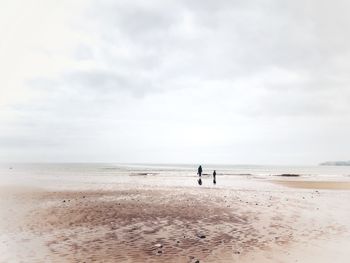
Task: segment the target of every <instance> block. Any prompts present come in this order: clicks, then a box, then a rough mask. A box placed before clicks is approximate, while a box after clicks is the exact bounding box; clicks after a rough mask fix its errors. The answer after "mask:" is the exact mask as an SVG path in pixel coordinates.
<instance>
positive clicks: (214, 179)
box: [213, 170, 216, 184]
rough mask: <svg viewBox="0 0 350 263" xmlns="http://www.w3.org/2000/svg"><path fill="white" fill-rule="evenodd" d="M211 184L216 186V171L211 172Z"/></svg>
mask: <svg viewBox="0 0 350 263" xmlns="http://www.w3.org/2000/svg"><path fill="white" fill-rule="evenodd" d="M213 184H216V171H215V170H214V172H213Z"/></svg>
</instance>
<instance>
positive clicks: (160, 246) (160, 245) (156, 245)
mask: <svg viewBox="0 0 350 263" xmlns="http://www.w3.org/2000/svg"><path fill="white" fill-rule="evenodd" d="M154 246H155V247H157V248H162V247H163V245H162V244H160V243H157V244H155V245H154Z"/></svg>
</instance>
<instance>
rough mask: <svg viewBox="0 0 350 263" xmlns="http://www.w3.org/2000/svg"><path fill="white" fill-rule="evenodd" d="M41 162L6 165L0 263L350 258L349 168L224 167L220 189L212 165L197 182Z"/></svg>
mask: <svg viewBox="0 0 350 263" xmlns="http://www.w3.org/2000/svg"><path fill="white" fill-rule="evenodd" d="M40 167H41V166H39V168H40ZM67 167H68V168H67ZM39 168H38V167H37V166H35V167H34V168H33V167H32V166H31V167H29V168H28V167H18V168H17V167H16V166H14V167H13V169H11V170H9V168H8V167H5V168H2V169H1V170H0V172H1V173H0V174H1V176H2V184H1V194H0V196H1V221H0V227H1V236H0V238H1V239H0V254H1V258H0V262H287V263H289V262H348V261H349V260H348V259H349V258H350V251H349V250H348V248H349V247H350V207H349V205H348V202H349V200H350V191H349V182H350V180H349V179H350V177H349V176H348V175H347V174H346V172H344V173H341V174H340V176H337V173H338V172H336V173H334V174H332V175H331V176H328V177H326V176H323V177H322V176H313V175H312V176H309V175H307V176H300V177H297V178H289V177H283V176H274V175H272V176H267V175H264V174H261V173H260V174H258V173H256V174H255V171H253V172H252V171H247V169H245V168H241V169H240V170H239V172H237V169H231V168H227V167H226V168H225V167H224V168H222V169H221V170H222V171H220V170H219V169H218V175H217V185H213V183H212V177H211V175H210V171H211V170H209V168H208V169H207V170H206V167H205V166H204V172H206V171H207V173H205V174H204V175H203V178H202V179H203V185H202V186H199V185H198V184H197V181H196V180H197V176H196V167H195V166H193V171H192V172H191V167H187V166H186V167H182V166H181V167H146V166H145V167H143V166H128V165H122V166H118V165H99V166H97V167H95V166H62V165H61V166H60V165H55V166H51V167H50V166H49V167H44V168H42V167H41V168H40V169H39ZM281 170H283V169H282V168H281ZM92 171H93V172H92ZM28 174H29V175H28ZM19 179H21V180H19Z"/></svg>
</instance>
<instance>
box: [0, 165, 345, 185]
mask: <svg viewBox="0 0 350 263" xmlns="http://www.w3.org/2000/svg"><path fill="white" fill-rule="evenodd" d="M202 167H203V176H202V180H203V185H202V186H203V187H222V188H239V189H242V188H244V189H249V188H250V187H253V186H254V185H256V183H257V182H262V181H271V180H276V179H279V178H282V176H281V175H285V174H293V175H296V176H294V177H283V179H284V178H286V179H291V180H319V181H350V166H277V165H276V166H273V165H268V166H267V165H213V164H202ZM197 168H198V165H197V164H118V163H17V164H16V163H12V164H5V163H2V164H0V184H1V185H13V184H17V185H18V184H20V185H29V186H38V187H40V186H51V187H56V188H60V187H62V188H67V186H72V187H78V188H79V187H82V186H84V187H89V186H91V187H97V186H98V187H106V188H108V187H118V186H122V185H123V186H138V187H142V186H147V187H152V186H166V187H169V186H170V187H171V186H172V187H193V186H198V184H197V182H198V175H197ZM214 170H215V171H216V174H217V176H216V177H217V180H216V181H217V183H216V184H215V185H214V184H213V182H212V173H213V171H214Z"/></svg>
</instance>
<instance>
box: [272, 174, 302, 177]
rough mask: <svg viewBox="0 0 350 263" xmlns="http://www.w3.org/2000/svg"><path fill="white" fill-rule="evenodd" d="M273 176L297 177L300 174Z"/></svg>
mask: <svg viewBox="0 0 350 263" xmlns="http://www.w3.org/2000/svg"><path fill="white" fill-rule="evenodd" d="M275 176H284V177H299V176H300V174H276V175H275Z"/></svg>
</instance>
